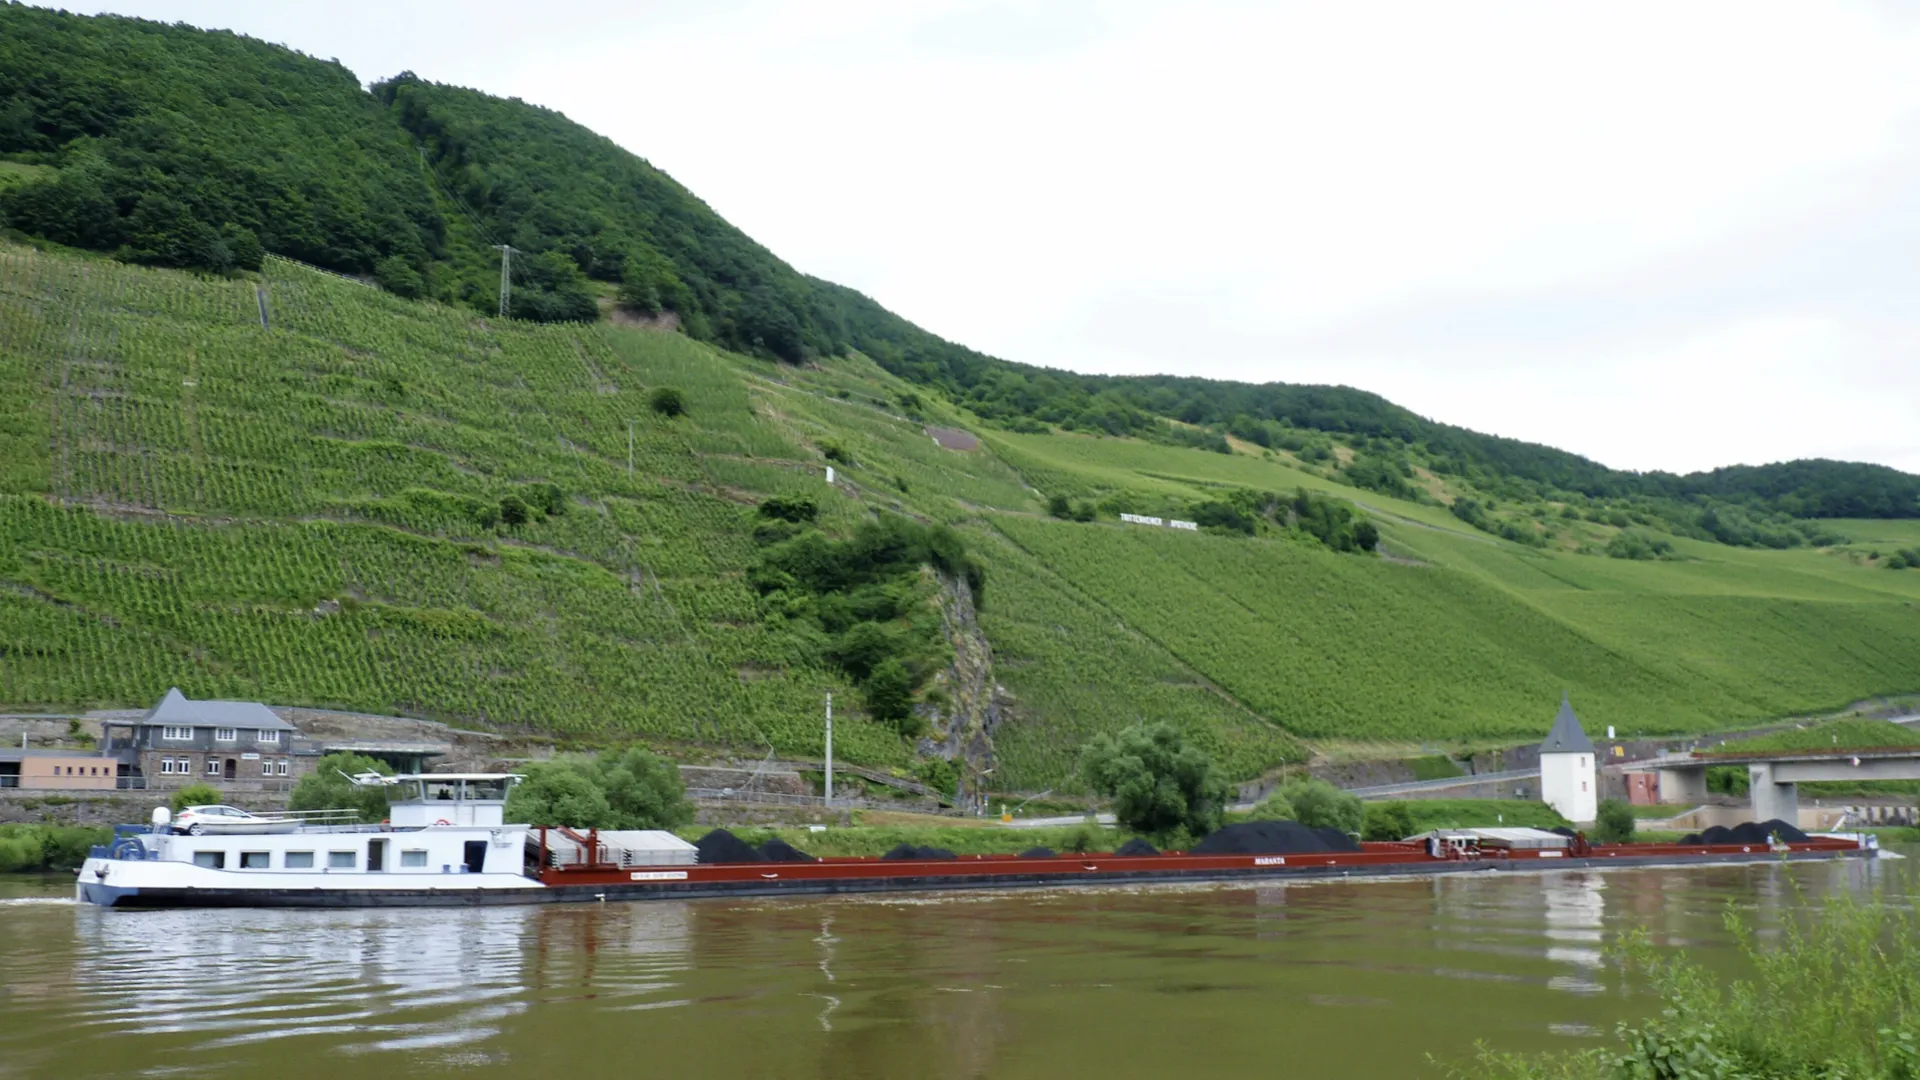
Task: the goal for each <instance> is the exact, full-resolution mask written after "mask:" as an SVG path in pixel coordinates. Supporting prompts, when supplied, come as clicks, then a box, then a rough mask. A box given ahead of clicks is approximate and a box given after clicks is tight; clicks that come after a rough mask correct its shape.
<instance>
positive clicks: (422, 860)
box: [400, 851, 427, 867]
mask: <svg viewBox="0 0 1920 1080" xmlns="http://www.w3.org/2000/svg"><path fill="white" fill-rule="evenodd" d="M400 865H401V866H402V867H409V866H415V867H423V866H425V865H427V853H426V852H424V851H403V852H401V853H400Z"/></svg>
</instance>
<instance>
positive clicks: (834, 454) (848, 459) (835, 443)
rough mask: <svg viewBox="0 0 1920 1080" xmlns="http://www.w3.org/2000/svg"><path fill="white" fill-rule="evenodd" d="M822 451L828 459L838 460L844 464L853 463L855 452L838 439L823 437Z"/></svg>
mask: <svg viewBox="0 0 1920 1080" xmlns="http://www.w3.org/2000/svg"><path fill="white" fill-rule="evenodd" d="M820 452H821V453H822V454H825V455H826V458H827V460H828V461H837V462H839V463H840V464H842V465H851V464H853V454H852V453H850V452H849V451H848V450H847V448H846V445H845V444H844V443H842V442H841V441H840V440H838V439H821V440H820Z"/></svg>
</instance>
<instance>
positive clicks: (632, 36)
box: [76, 0, 1920, 472]
mask: <svg viewBox="0 0 1920 1080" xmlns="http://www.w3.org/2000/svg"><path fill="white" fill-rule="evenodd" d="M76 6H77V7H81V8H87V9H89V10H102V9H105V10H114V11H119V12H122V13H126V14H136V15H144V16H147V17H150V18H159V19H166V20H180V21H185V22H190V23H193V24H196V25H200V26H211V27H225V28H230V29H234V30H238V31H241V32H243V33H247V34H251V35H254V36H256V37H261V38H265V39H268V40H271V41H277V42H281V43H284V44H287V45H291V46H293V47H295V48H298V49H300V50H302V51H304V52H307V53H310V54H313V55H316V56H320V57H338V58H339V59H340V60H341V61H342V62H344V63H345V64H346V65H347V66H348V67H350V68H352V69H353V70H354V71H355V72H356V73H358V74H359V75H360V76H361V78H362V80H363V81H368V82H371V81H372V80H374V79H377V78H380V77H383V76H387V75H391V74H394V73H395V72H398V71H401V70H403V69H411V70H413V71H415V72H417V73H419V74H420V75H421V76H422V77H425V78H428V79H432V80H435V81H439V82H451V83H458V84H462V85H467V86H473V87H477V88H480V89H483V90H486V91H489V92H491V93H495V94H502V95H511V96H517V97H520V98H524V99H525V100H527V101H530V102H534V103H537V104H541V105H546V106H549V107H552V108H555V109H558V110H560V111H562V112H564V113H566V114H567V115H568V116H570V117H572V118H573V119H574V120H577V121H579V122H581V123H583V124H586V125H587V126H589V127H591V128H593V129H595V130H597V131H599V132H602V133H603V134H606V135H608V136H610V137H612V138H613V139H614V140H615V141H616V142H618V143H620V144H621V145H623V146H625V147H627V148H628V149H630V150H632V151H634V152H635V153H637V154H640V155H641V156H643V157H645V158H647V159H648V160H650V161H651V162H653V163H654V164H655V165H657V166H659V167H660V168H662V169H665V170H666V171H667V172H669V173H671V174H672V175H673V176H674V177H676V178H677V179H678V180H680V181H681V182H682V183H684V184H686V185H687V186H688V187H689V188H691V189H692V190H693V191H694V192H695V193H696V194H698V195H700V196H701V197H703V198H705V199H706V200H707V201H708V202H709V203H710V204H711V205H712V206H713V207H714V208H715V209H716V210H718V211H719V212H720V213H721V214H722V215H724V216H725V217H727V218H728V219H729V220H731V221H732V222H733V223H734V224H736V225H738V226H739V227H741V228H742V229H744V230H745V231H746V232H747V233H748V234H750V235H752V236H753V237H755V238H756V239H758V240H760V241H761V242H762V243H765V244H766V245H767V246H768V247H770V248H772V249H773V250H774V251H775V252H776V253H778V254H779V255H780V256H782V257H783V258H785V259H786V260H787V261H789V262H790V263H792V264H794V265H795V266H797V267H799V268H800V269H802V270H804V271H807V272H809V273H813V274H816V275H819V276H821V277H825V278H828V279H831V280H834V281H839V282H842V283H845V284H847V285H851V286H853V287H855V288H858V289H860V290H862V291H864V292H866V293H868V294H870V295H872V296H873V297H874V298H876V299H877V300H879V301H880V302H881V303H883V304H885V305H886V306H888V307H890V308H892V309H893V310H895V311H897V312H899V313H900V314H902V315H904V316H906V317H907V318H909V319H912V320H914V321H915V322H917V323H919V324H921V325H922V326H925V327H927V328H928V329H930V330H933V331H935V332H936V333H939V334H941V335H943V336H945V337H948V338H951V339H953V340H956V341H959V342H963V343H965V344H967V345H970V346H973V347H975V348H977V349H981V350H983V351H985V352H989V353H993V354H995V355H998V356H1003V357H1006V358H1008V359H1012V360H1020V361H1025V362H1028V363H1035V364H1046V365H1052V366H1057V367H1066V368H1072V369H1075V370H1079V371H1090V372H1124V373H1138V372H1179V373H1190V374H1200V375H1209V376H1215V377H1219V378H1231V379H1245V380H1252V381H1269V380H1281V381H1287V382H1328V383H1344V384H1347V385H1351V386H1358V387H1362V388H1365V389H1368V390H1373V391H1376V392H1378V393H1381V394H1384V395H1385V396H1387V397H1388V398H1391V399H1392V400H1394V401H1396V402H1399V403H1401V404H1403V405H1406V406H1408V407H1409V408H1412V409H1414V410H1415V411H1417V412H1419V413H1422V414H1424V415H1427V416H1431V417H1433V418H1435V419H1439V420H1444V421H1447V422H1451V423H1456V424H1462V425H1465V426H1467V427H1471V428H1475V429H1477V430H1480V431H1487V432H1494V433H1498V434H1502V435H1511V436H1515V437H1519V438H1524V439H1530V440H1535V441H1539V442H1544V443H1549V444H1552V445H1555V446H1559V447H1563V448H1566V449H1569V450H1574V451H1577V452H1579V453H1583V454H1587V455H1589V456H1591V457H1594V458H1597V459H1599V460H1601V461H1604V462H1606V463H1608V464H1611V465H1615V466H1619V467H1622V468H1635V469H1653V468H1666V469H1674V470H1679V471H1685V470H1691V469H1698V468H1710V467H1712V466H1716V465H1724V464H1732V463H1736V462H1747V463H1759V462H1765V461H1777V460H1783V459H1787V458H1794V457H1811V456H1822V457H1838V458H1849V459H1859V460H1867V461H1878V462H1882V463H1885V464H1888V465H1893V466H1896V467H1899V468H1903V469H1907V470H1909V471H1915V472H1920V4H1912V3H1895V2H1879V3H1875V2H1861V3H1840V2H1831V3H1804V2H1790V3H1767V2H1756V0H1737V2H1732V3H1724V4H1716V3H1704V2H1689V3H1685V4H1674V3H1671V2H1659V3H1632V2H1622V0H1613V2H1609V3H1606V4H1587V5H1572V4H1541V3H1537V2H1517V3H1510V4H1509V3H1457V2H1455V3H1446V4H1436V3H1431V2H1424V0H1423V2H1410V3H1406V4H1391V3H1359V4H1346V3H1341V4H1327V3H1312V4H1308V3H1302V4H1287V3H1252V2H1243V3H1235V2H1231V0H1186V2H1181V3H1177V4H1176V3H1172V2H1162V3H1157V4H1139V3H1132V2H1128V0H1099V2H1080V0H1048V2H1045V3H1030V4H1029V3H997V4H996V3H976V2H964V0H927V2H924V3H922V2H909V0H845V2H840V0H816V2H807V3H800V2H790V3H778V2H772V0H659V2H649V3H641V2H629V3H610V2H609V3H585V2H567V0H545V2H542V3H538V4H534V3H525V2H521V3H495V2H464V3H458V4H454V3H439V2H424V0H407V2H405V3H401V2H395V0H383V2H380V3H372V2H366V0H332V2H329V3H325V4H288V5H281V4H276V3H260V2H258V0H249V2H246V3H240V2H227V0H150V2H140V0H126V2H122V3H117V4H108V5H76Z"/></svg>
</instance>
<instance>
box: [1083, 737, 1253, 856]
mask: <svg viewBox="0 0 1920 1080" xmlns="http://www.w3.org/2000/svg"><path fill="white" fill-rule="evenodd" d="M1080 771H1081V774H1082V775H1083V776H1084V777H1085V778H1086V781H1087V786H1088V787H1090V788H1092V789H1093V790H1094V791H1095V792H1097V793H1099V794H1101V795H1108V796H1111V797H1112V798H1113V814H1114V818H1115V819H1116V820H1117V821H1119V823H1120V824H1121V825H1122V826H1123V827H1125V828H1128V829H1132V830H1133V831H1135V832H1138V833H1145V834H1147V835H1149V836H1155V837H1163V838H1164V837H1168V836H1172V835H1175V834H1177V833H1178V832H1179V831H1182V830H1184V831H1185V832H1186V834H1187V835H1188V836H1191V837H1200V836H1204V835H1206V834H1207V833H1210V832H1212V831H1213V830H1214V829H1216V828H1218V827H1219V826H1220V819H1221V816H1222V815H1223V814H1224V813H1225V812H1226V807H1227V802H1228V799H1229V798H1230V797H1231V790H1230V789H1229V787H1228V786H1227V782H1226V780H1225V779H1224V778H1222V777H1221V776H1220V775H1219V774H1217V773H1215V772H1214V771H1213V759H1212V758H1209V757H1208V756H1207V754H1206V752H1205V751H1203V750H1201V749H1200V748H1199V747H1196V746H1189V745H1187V741H1186V737H1185V736H1183V735H1182V734H1181V733H1180V732H1179V731H1178V730H1177V729H1175V728H1174V727H1173V726H1172V725H1170V724H1151V725H1135V726H1133V727H1130V728H1127V729H1126V730H1125V731H1122V732H1120V734H1119V735H1117V736H1116V735H1110V734H1104V733H1103V734H1100V735H1096V736H1094V738H1093V740H1092V741H1091V742H1089V743H1087V745H1086V749H1085V750H1084V751H1082V753H1081V759H1080Z"/></svg>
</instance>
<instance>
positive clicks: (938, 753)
mask: <svg viewBox="0 0 1920 1080" xmlns="http://www.w3.org/2000/svg"><path fill="white" fill-rule="evenodd" d="M938 603H939V605H940V621H941V628H942V631H943V632H944V633H945V634H946V637H947V643H948V644H949V645H951V646H952V647H953V663H951V664H949V665H948V666H947V668H946V670H945V671H942V672H939V673H938V674H936V675H935V676H934V677H933V679H932V680H931V681H930V682H929V683H928V686H927V691H926V693H924V694H923V695H922V697H923V702H922V704H921V705H919V706H918V707H917V708H916V710H915V712H916V714H917V715H918V716H919V717H920V718H921V719H922V720H924V721H926V725H927V730H928V732H929V734H928V735H926V736H923V737H922V738H921V739H920V742H919V745H918V749H919V752H920V753H921V754H922V755H923V756H926V757H938V758H944V759H946V760H948V761H951V762H953V765H954V770H955V771H956V772H957V773H958V774H959V792H958V793H957V795H956V797H955V800H954V801H955V804H956V805H957V806H959V807H960V808H961V809H964V810H974V809H978V808H979V807H980V805H981V804H982V801H983V800H984V798H985V795H984V789H985V786H986V782H985V777H986V774H987V773H988V772H990V771H991V770H992V769H993V767H994V755H993V732H994V729H995V728H997V727H998V726H999V725H1000V721H1001V720H1002V719H1003V718H1004V717H1005V715H1006V713H1007V710H1008V709H1009V708H1010V707H1011V705H1012V703H1013V696H1012V695H1011V694H1009V693H1007V690H1006V688H1005V687H1003V686H1001V685H1000V684H998V683H996V682H995V681H994V679H993V648H992V646H991V645H989V644H988V643H987V635H986V633H985V632H984V631H982V630H981V629H980V619H979V615H978V613H977V611H976V610H975V608H974V603H973V590H972V589H971V588H970V587H969V586H968V585H967V582H966V579H964V578H946V577H944V576H943V577H942V578H941V579H940V592H939V598H938Z"/></svg>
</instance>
